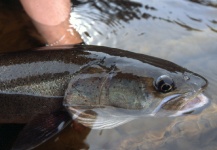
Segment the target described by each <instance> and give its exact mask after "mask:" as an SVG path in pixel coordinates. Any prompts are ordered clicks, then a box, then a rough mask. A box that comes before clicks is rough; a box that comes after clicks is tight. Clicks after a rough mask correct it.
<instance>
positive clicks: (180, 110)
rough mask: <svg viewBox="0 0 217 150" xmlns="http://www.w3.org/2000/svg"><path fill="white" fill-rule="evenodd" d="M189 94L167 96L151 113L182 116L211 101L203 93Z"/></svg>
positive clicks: (152, 114) (153, 114)
mask: <svg viewBox="0 0 217 150" xmlns="http://www.w3.org/2000/svg"><path fill="white" fill-rule="evenodd" d="M187 95H189V93H188V94H174V95H170V96H167V97H165V98H164V99H163V100H162V101H161V103H160V104H159V105H158V106H157V107H156V108H155V109H154V111H153V112H152V113H151V114H150V115H151V116H156V115H157V116H158V115H159V116H162V115H164V116H165V113H166V114H167V115H168V116H169V117H176V116H181V115H184V114H190V113H192V112H194V111H196V110H199V109H200V108H202V107H203V106H205V105H206V104H208V102H209V100H208V98H207V97H206V96H205V95H204V94H202V93H199V94H196V95H194V96H187ZM160 112H163V113H160Z"/></svg>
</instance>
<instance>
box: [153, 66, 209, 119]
mask: <svg viewBox="0 0 217 150" xmlns="http://www.w3.org/2000/svg"><path fill="white" fill-rule="evenodd" d="M207 85H208V81H207V80H206V79H205V78H204V77H202V76H200V75H198V74H196V73H193V72H191V71H188V70H185V71H182V72H179V71H176V72H168V73H166V74H159V76H158V77H155V78H154V80H153V86H154V88H155V90H156V92H153V93H152V97H154V98H152V100H155V101H158V103H154V102H153V104H155V106H154V108H153V109H154V110H153V111H152V113H151V115H168V116H180V115H183V114H187V113H192V112H195V111H197V110H201V109H200V108H202V107H203V106H204V105H206V104H207V103H208V98H207V97H206V96H204V95H203V94H202V92H203V90H204V89H205V88H206V87H207Z"/></svg>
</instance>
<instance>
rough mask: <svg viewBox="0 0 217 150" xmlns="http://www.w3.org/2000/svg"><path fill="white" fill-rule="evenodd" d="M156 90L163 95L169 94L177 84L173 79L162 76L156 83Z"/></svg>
mask: <svg viewBox="0 0 217 150" xmlns="http://www.w3.org/2000/svg"><path fill="white" fill-rule="evenodd" d="M155 88H156V89H157V90H158V91H160V92H162V93H168V92H170V91H172V90H173V89H174V88H175V84H174V81H173V79H172V78H171V77H169V76H167V75H162V76H160V77H158V78H157V80H156V81H155Z"/></svg>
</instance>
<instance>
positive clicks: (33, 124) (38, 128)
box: [12, 111, 72, 150]
mask: <svg viewBox="0 0 217 150" xmlns="http://www.w3.org/2000/svg"><path fill="white" fill-rule="evenodd" d="M71 120H72V119H71V117H70V115H69V114H68V113H67V112H65V111H57V112H55V113H51V114H38V115H37V116H35V117H34V118H33V119H32V120H31V121H30V122H29V123H28V124H27V125H26V126H25V127H24V129H23V130H22V131H21V132H20V134H19V135H18V138H17V140H16V141H15V143H14V146H13V148H12V150H23V149H25V150H27V149H33V148H35V147H37V146H39V145H41V144H42V143H44V142H46V141H47V140H49V139H50V138H51V137H53V136H54V135H56V134H57V133H59V132H60V131H61V130H62V129H64V128H65V127H66V126H67V125H68V124H69V123H70V122H71Z"/></svg>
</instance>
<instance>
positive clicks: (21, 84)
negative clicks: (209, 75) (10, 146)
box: [0, 46, 207, 122]
mask: <svg viewBox="0 0 217 150" xmlns="http://www.w3.org/2000/svg"><path fill="white" fill-rule="evenodd" d="M44 49H46V48H44ZM47 49H48V50H46V51H43V52H42V51H23V52H17V53H11V54H4V55H1V56H0V57H1V58H0V85H1V86H0V95H3V94H11V98H8V99H9V100H8V101H3V100H0V103H1V105H2V106H3V104H4V105H6V103H10V104H12V102H11V101H14V98H15V97H14V96H13V94H20V95H29V96H34V98H39V99H42V101H43V97H45V99H46V97H59V96H63V95H64V92H65V90H66V88H67V85H68V82H69V81H70V80H71V79H73V78H74V77H81V78H82V77H83V76H84V75H85V74H86V75H90V74H92V75H94V74H97V73H98V74H99V75H100V73H102V72H106V73H109V72H111V71H113V73H114V74H115V75H114V76H115V77H112V78H113V79H114V82H113V83H112V84H113V85H114V87H115V84H116V82H118V81H121V82H120V85H123V86H119V87H118V88H115V89H114V88H113V91H114V92H113V93H126V91H128V94H129V95H131V96H134V95H135V94H136V97H139V99H140V102H139V105H135V107H134V106H133V107H131V108H132V109H141V103H143V106H142V107H143V109H144V110H145V109H147V111H148V112H150V111H153V109H154V108H155V107H156V105H158V104H159V102H160V101H161V100H162V99H163V98H165V97H167V96H168V95H172V94H174V93H180V94H181V93H189V92H190V93H193V94H192V95H194V94H196V93H195V92H198V91H199V90H200V89H203V88H204V87H205V86H206V85H207V81H206V79H204V78H203V77H201V76H200V75H198V74H195V73H193V72H191V71H189V70H187V69H185V68H183V67H180V66H178V65H176V64H174V63H172V62H169V61H166V60H163V59H159V58H155V57H151V56H147V55H142V54H136V53H133V52H128V51H123V50H120V49H114V48H108V47H100V46H74V47H72V46H65V47H54V48H52V49H56V50H49V48H47ZM106 73H104V74H103V75H101V78H107V76H108V74H106ZM165 74H166V75H169V76H170V77H171V78H172V79H173V80H174V82H175V85H176V89H175V90H174V91H171V92H169V93H161V92H159V91H158V90H156V89H155V87H154V86H153V84H154V81H155V80H157V78H158V77H160V76H161V75H165ZM185 76H188V77H189V80H185ZM130 82H135V84H132V86H134V87H132V88H135V89H138V90H140V92H135V90H128V89H127V87H128V86H127V85H128V84H130ZM138 84H139V85H140V88H138V87H136V85H138ZM116 86H118V85H117V84H116ZM141 86H143V88H141ZM89 87H92V88H95V87H96V85H94V84H92V85H91V86H89ZM123 89H125V90H126V91H124V90H123ZM115 91H116V92H115ZM8 96H9V97H10V95H8ZM88 96H89V97H94V95H91V94H90V95H88ZM117 96H118V95H117ZM117 96H114V95H113V94H112V95H110V97H106V96H104V99H103V100H101V102H102V104H103V103H104V104H106V103H107V104H108V105H114V106H115V107H126V108H127V107H128V106H131V104H129V105H123V106H120V103H119V104H118V103H115V102H114V101H116V99H117V98H118V97H117ZM13 97H14V98H13ZM111 97H113V99H111ZM129 97H130V96H129ZM106 98H109V99H110V100H111V101H113V102H114V103H113V104H112V103H111V101H109V102H108V101H107V102H106ZM30 101H31V99H30ZM131 101H132V100H131V99H128V100H126V102H127V103H129V102H131ZM40 102H41V101H40ZM56 102H57V103H58V104H59V101H56ZM56 102H55V101H52V102H51V104H54V105H56V104H55V103H56ZM71 102H72V104H76V103H78V102H77V101H76V100H73V101H71ZM117 102H118V101H117ZM20 103H21V104H23V105H25V104H26V102H24V103H23V102H22V101H20ZM38 103H39V101H38ZM89 103H90V104H94V103H95V102H94V101H93V100H91V101H89ZM127 103H126V104H127ZM131 103H132V102H131ZM58 104H57V105H58ZM122 104H123V103H122ZM146 104H147V105H146ZM151 104H152V105H151ZM32 105H35V104H32ZM39 105H40V104H39ZM42 105H43V104H42ZM6 106H7V105H6ZM8 106H10V107H12V108H16V106H14V105H8ZM137 106H138V107H137ZM28 107H29V106H28ZM8 110H12V109H7V108H5V110H4V109H2V110H1V114H2V115H4V116H7V115H8V114H10V116H13V115H11V114H13V112H8ZM19 115H24V114H23V113H22V112H20V114H19V113H16V116H19ZM32 115H34V114H32ZM8 118H9V117H8ZM15 118H16V117H10V119H11V121H9V122H13V119H14V120H17V119H15ZM10 119H8V120H10ZM27 120H28V119H27ZM14 122H16V121H14Z"/></svg>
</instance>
